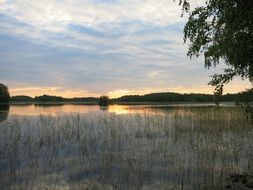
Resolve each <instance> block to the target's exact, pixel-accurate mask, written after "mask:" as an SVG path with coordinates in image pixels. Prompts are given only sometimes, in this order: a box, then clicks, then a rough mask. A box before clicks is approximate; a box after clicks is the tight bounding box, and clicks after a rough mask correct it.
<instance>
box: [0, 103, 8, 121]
mask: <svg viewBox="0 0 253 190" xmlns="http://www.w3.org/2000/svg"><path fill="white" fill-rule="evenodd" d="M9 110H10V105H4V104H0V123H1V122H2V121H4V120H6V119H7V118H8V114H9Z"/></svg>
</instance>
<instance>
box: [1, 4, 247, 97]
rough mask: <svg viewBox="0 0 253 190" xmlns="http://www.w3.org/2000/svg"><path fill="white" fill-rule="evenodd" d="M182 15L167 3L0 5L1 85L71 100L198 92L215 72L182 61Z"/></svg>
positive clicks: (195, 62)
mask: <svg viewBox="0 0 253 190" xmlns="http://www.w3.org/2000/svg"><path fill="white" fill-rule="evenodd" d="M201 2H202V1H200V0H198V1H193V3H194V5H193V6H197V5H198V4H199V3H200V4H201ZM180 14H181V8H180V7H179V6H178V3H177V2H173V1H172V0H171V1H170V0H157V1H154V0H139V1H136V0H117V1H116V0H108V1H101V0H87V1H84V0H75V1H73V0H61V1H59V0H43V1H40V2H38V1H31V0H18V1H17V0H0V56H1V60H0V68H1V75H0V81H1V82H4V83H6V84H7V85H8V86H10V88H11V89H17V88H21V89H25V88H27V87H31V86H32V87H33V88H37V87H39V88H45V89H47V88H50V87H52V88H54V87H57V88H61V89H65V90H64V91H65V93H68V94H70V93H69V92H67V91H68V90H67V89H70V90H71V91H73V92H75V94H76V95H77V94H78V93H80V94H85V93H86V94H87V93H90V94H96V95H99V94H106V93H110V92H116V93H118V94H119V92H121V93H122V89H123V91H124V93H125V92H126V91H127V92H140V93H141V92H142V91H145V92H146V91H148V90H145V89H149V91H151V89H155V90H158V91H159V90H162V89H168V90H170V89H181V90H182V89H187V88H188V89H192V90H193V86H199V88H198V89H200V91H201V89H203V88H204V87H205V86H206V84H207V83H208V81H209V77H208V76H210V75H211V74H212V73H213V72H214V71H213V70H204V69H203V59H202V58H200V59H198V60H196V59H193V60H189V59H188V58H187V57H186V52H187V45H184V44H183V33H182V32H183V26H184V24H185V21H186V18H182V17H180ZM219 70H220V69H218V71H219ZM201 87H202V88H201ZM242 88H244V86H243V87H242ZM80 89H84V91H82V90H80ZM138 89H139V90H138ZM143 89H144V90H143ZM34 90H35V89H34ZM35 91H36V90H35ZM182 91H183V90H182ZM202 91H203V92H204V91H205V90H202ZM13 92H15V91H13ZM21 92H22V91H19V93H21ZM39 92H42V91H39ZM46 92H47V91H46ZM24 93H27V91H25V90H24ZM53 93H54V94H56V93H59V94H61V93H60V92H59V90H56V89H55V91H54V92H53ZM124 93H123V94H124Z"/></svg>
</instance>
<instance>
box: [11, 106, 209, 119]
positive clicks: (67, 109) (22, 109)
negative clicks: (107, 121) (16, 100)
mask: <svg viewBox="0 0 253 190" xmlns="http://www.w3.org/2000/svg"><path fill="white" fill-rule="evenodd" d="M209 107H213V104H175V105H131V106H129V105H110V106H98V105H68V104H67V105H12V106H11V107H10V114H11V115H30V116H36V115H50V116H57V115H59V114H70V113H72V114H73V113H81V114H82V113H89V112H99V111H108V112H110V113H116V114H136V113H139V114H143V113H146V114H158V113H165V114H166V113H168V112H171V111H173V112H174V111H177V112H182V113H183V114H186V112H187V110H188V112H189V113H190V112H191V110H192V109H194V108H197V109H199V108H202V109H204V108H209Z"/></svg>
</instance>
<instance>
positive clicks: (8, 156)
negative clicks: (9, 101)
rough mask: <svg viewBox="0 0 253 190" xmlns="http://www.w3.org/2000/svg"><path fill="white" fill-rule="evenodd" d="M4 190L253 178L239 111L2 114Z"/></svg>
mask: <svg viewBox="0 0 253 190" xmlns="http://www.w3.org/2000/svg"><path fill="white" fill-rule="evenodd" d="M0 110H1V111H0V118H1V119H0V153H1V154H0V189H222V188H223V187H224V183H225V179H226V178H227V177H228V176H229V175H230V174H232V173H252V171H253V148H252V147H253V146H252V145H253V138H252V137H253V130H252V129H253V128H252V125H251V123H250V122H248V121H246V120H245V118H244V115H243V113H242V111H241V110H240V109H239V108H238V107H221V108H216V107H214V106H213V105H212V104H201V105H196V104H187V105H183V104H177V105H162V106H161V105H159V106H158V105H157V106H154V105H142V106H137V105H135V106H126V105H114V106H110V107H107V108H105V107H102V108H101V107H99V106H95V105H57V106H35V105H16V106H10V107H9V106H5V107H0Z"/></svg>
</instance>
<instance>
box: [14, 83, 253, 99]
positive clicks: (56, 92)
mask: <svg viewBox="0 0 253 190" xmlns="http://www.w3.org/2000/svg"><path fill="white" fill-rule="evenodd" d="M249 88H252V84H251V83H250V82H247V81H239V80H235V81H233V82H231V83H229V84H227V85H226V86H225V87H224V94H227V93H237V92H240V91H244V90H246V89H249ZM160 92H176V93H204V94H213V87H212V86H209V85H204V86H203V85H201V86H193V87H187V88H186V87H183V86H177V87H172V88H140V89H129V90H126V89H123V90H122V89H119V90H113V91H109V92H105V93H100V94H99V93H91V92H88V91H85V90H82V89H64V88H61V87H22V88H10V94H11V96H16V95H26V96H31V97H35V96H41V95H44V94H46V95H52V96H62V97H64V98H74V97H99V96H101V95H104V94H105V95H108V96H109V97H110V98H118V97H121V96H125V95H144V94H149V93H160Z"/></svg>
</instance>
